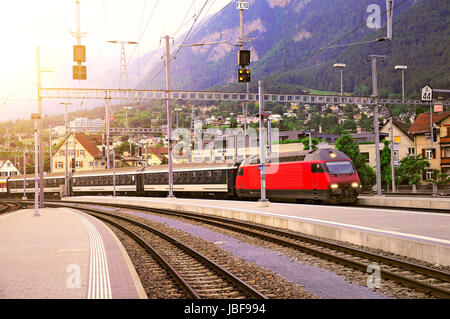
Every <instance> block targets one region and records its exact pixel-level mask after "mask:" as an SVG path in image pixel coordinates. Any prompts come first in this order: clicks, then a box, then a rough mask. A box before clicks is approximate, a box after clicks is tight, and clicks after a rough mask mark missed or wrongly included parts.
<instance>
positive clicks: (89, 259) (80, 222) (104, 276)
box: [0, 208, 147, 299]
mask: <svg viewBox="0 0 450 319" xmlns="http://www.w3.org/2000/svg"><path fill="white" fill-rule="evenodd" d="M33 214H34V209H24V210H19V211H16V212H13V213H9V214H6V215H1V216H0V269H1V271H0V298H3V299H4V298H8V299H34V298H39V299H44V298H45V299H117V298H126V299H128V298H147V296H146V294H145V291H144V289H143V287H142V285H141V282H140V280H139V277H138V276H137V274H136V271H135V269H134V267H133V264H132V263H131V260H130V259H129V257H128V254H127V253H126V251H125V248H124V247H123V246H122V244H121V243H120V241H119V240H118V238H117V237H116V235H115V234H114V233H113V232H112V231H111V230H110V229H109V228H108V227H107V226H105V225H104V224H103V223H102V222H100V221H98V220H97V219H95V218H93V217H92V216H89V215H87V214H84V213H81V212H79V211H76V210H72V209H65V208H61V209H56V208H44V209H40V216H33Z"/></svg>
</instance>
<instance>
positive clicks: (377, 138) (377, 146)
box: [371, 56, 381, 196]
mask: <svg viewBox="0 0 450 319" xmlns="http://www.w3.org/2000/svg"><path fill="white" fill-rule="evenodd" d="M371 58H372V90H373V92H372V95H373V97H374V98H375V111H374V115H373V119H374V131H375V158H376V173H377V196H381V167H380V136H379V127H378V125H379V124H378V82H377V57H376V56H371Z"/></svg>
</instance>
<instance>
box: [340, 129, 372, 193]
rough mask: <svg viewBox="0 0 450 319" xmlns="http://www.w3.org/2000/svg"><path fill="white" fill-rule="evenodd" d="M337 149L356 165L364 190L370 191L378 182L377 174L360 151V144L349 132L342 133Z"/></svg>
mask: <svg viewBox="0 0 450 319" xmlns="http://www.w3.org/2000/svg"><path fill="white" fill-rule="evenodd" d="M335 145H336V149H337V150H339V151H341V152H343V153H344V154H346V155H347V156H348V157H349V158H350V159H351V160H352V162H353V164H354V165H355V168H356V171H357V172H358V175H359V179H360V180H361V185H362V188H363V190H365V191H370V190H371V189H372V187H373V186H374V185H375V183H376V175H375V172H374V170H373V168H372V167H370V166H369V165H367V164H366V159H365V157H364V156H363V155H361V153H360V152H359V146H358V144H357V143H355V141H354V140H353V137H352V136H351V135H350V134H348V133H345V134H342V136H341V137H340V138H338V139H337V140H336V143H335Z"/></svg>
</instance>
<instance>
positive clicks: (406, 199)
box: [358, 196, 450, 213]
mask: <svg viewBox="0 0 450 319" xmlns="http://www.w3.org/2000/svg"><path fill="white" fill-rule="evenodd" d="M358 204H359V205H364V206H383V207H386V206H387V207H399V208H421V209H435V210H439V211H448V212H449V213H450V197H420V196H417V197H413V196H359V197H358Z"/></svg>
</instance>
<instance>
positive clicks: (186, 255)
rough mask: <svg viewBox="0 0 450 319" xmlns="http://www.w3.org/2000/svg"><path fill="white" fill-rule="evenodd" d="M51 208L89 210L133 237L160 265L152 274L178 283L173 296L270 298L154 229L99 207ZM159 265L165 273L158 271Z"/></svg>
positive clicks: (171, 285)
mask: <svg viewBox="0 0 450 319" xmlns="http://www.w3.org/2000/svg"><path fill="white" fill-rule="evenodd" d="M48 205H49V206H58V207H60V206H64V207H72V208H76V209H79V210H82V211H85V212H86V213H88V214H90V215H92V216H95V217H96V218H98V219H100V220H102V221H104V222H106V223H109V224H110V225H112V226H114V227H115V228H117V229H119V230H120V231H122V232H124V233H125V234H127V235H128V236H130V237H131V238H132V239H133V240H135V241H136V242H137V243H138V244H139V245H140V246H141V247H142V248H143V249H145V250H146V251H147V252H148V253H149V254H151V256H152V257H153V258H154V259H155V261H156V262H157V264H156V263H152V264H151V265H150V267H151V268H152V269H151V270H152V273H158V272H161V271H164V272H167V273H169V274H170V277H171V278H172V279H173V281H175V282H176V283H175V284H169V286H170V289H176V287H181V289H182V292H180V293H178V294H177V293H172V295H173V296H177V297H181V298H183V297H184V298H191V299H203V298H221V299H244V298H246V299H267V297H266V296H265V295H264V294H262V293H261V292H259V291H257V290H256V289H255V288H253V287H252V286H250V285H249V284H247V283H245V282H244V281H242V280H240V279H239V278H238V277H236V276H234V275H233V274H232V273H230V272H228V271H227V270H226V269H224V268H223V267H221V266H219V265H218V264H217V263H215V262H214V261H212V260H210V259H208V258H207V257H205V256H204V255H202V254H200V253H199V252H197V251H196V250H194V249H192V248H190V247H188V246H187V245H185V244H183V243H182V242H180V241H178V240H177V239H175V238H173V237H171V236H170V235H168V234H165V233H163V232H161V231H160V230H158V229H156V228H154V227H151V226H149V225H146V224H143V223H140V222H138V221H136V220H133V219H131V218H127V217H123V216H118V215H115V214H113V213H110V212H106V211H104V210H101V209H98V208H89V207H78V206H73V205H71V206H70V205H61V204H51V203H48ZM158 266H159V267H162V268H164V270H161V269H157V268H158Z"/></svg>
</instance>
